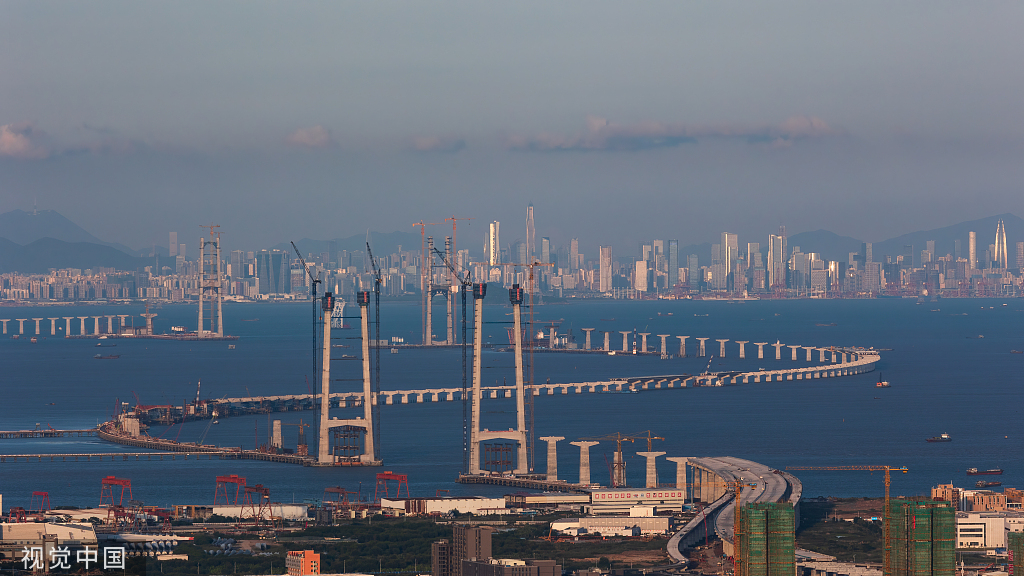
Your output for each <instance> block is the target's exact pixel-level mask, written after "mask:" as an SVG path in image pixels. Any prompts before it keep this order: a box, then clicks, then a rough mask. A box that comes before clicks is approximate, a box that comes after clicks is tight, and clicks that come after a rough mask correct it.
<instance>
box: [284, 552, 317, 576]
mask: <svg viewBox="0 0 1024 576" xmlns="http://www.w3.org/2000/svg"><path fill="white" fill-rule="evenodd" d="M284 567H285V570H286V571H287V572H288V576H312V575H315V574H319V573H320V555H319V554H317V553H316V552H314V551H312V550H290V551H289V552H288V556H287V557H285V560H284Z"/></svg>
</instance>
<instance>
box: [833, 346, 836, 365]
mask: <svg viewBox="0 0 1024 576" xmlns="http://www.w3.org/2000/svg"><path fill="white" fill-rule="evenodd" d="M832 363H833V364H835V363H836V351H835V349H833V350H832Z"/></svg>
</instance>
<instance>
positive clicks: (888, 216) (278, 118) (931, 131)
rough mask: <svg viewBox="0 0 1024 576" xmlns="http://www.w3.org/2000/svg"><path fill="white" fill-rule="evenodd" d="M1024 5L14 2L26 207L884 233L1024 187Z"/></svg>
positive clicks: (1, 120) (171, 227) (657, 230)
mask: <svg viewBox="0 0 1024 576" xmlns="http://www.w3.org/2000/svg"><path fill="white" fill-rule="evenodd" d="M1022 16H1024V6H1020V5H1017V4H994V5H985V6H981V7H979V6H975V5H963V4H958V3H941V2H940V3H934V4H929V5H927V6H919V5H892V4H888V3H882V2H859V3H847V4H829V5H819V4H803V3H789V2H781V3H753V4H742V5H740V4H735V5H733V4H683V3H671V2H651V3H645V4H642V5H627V4H593V3H585V2H564V3H558V4H556V5H549V4H546V3H538V2H526V3H517V4H514V5H478V4H473V3H462V2H446V3H441V4H406V3H402V4H399V3H390V2H374V3H365V4H364V3H354V4H327V5H322V4H297V5H296V4H276V3H266V2H253V3H245V4H233V3H213V4H210V3H202V2H180V3H174V4H162V5H152V4H137V3H131V2H114V1H100V2H95V3H89V4H66V3H61V4H56V3H50V2H28V1H23V2H18V1H14V2H7V3H4V4H3V5H2V6H0V78H2V79H3V81H2V82H0V190H2V193H0V213H2V212H7V211H10V210H13V209H22V210H31V209H32V207H33V204H34V203H37V204H38V207H39V208H40V209H53V210H56V211H58V212H60V213H62V214H63V215H64V216H66V217H68V218H69V219H71V220H72V221H74V222H76V223H77V224H79V225H80V226H82V227H83V228H85V229H86V230H88V231H89V232H91V233H92V234H94V235H95V236H97V237H99V238H100V239H102V240H105V241H108V242H120V243H123V244H126V245H128V246H132V247H142V246H150V245H153V244H157V245H166V243H167V233H168V232H169V231H177V232H178V234H179V238H182V240H180V241H183V242H185V243H187V244H191V243H194V240H191V241H190V240H189V238H191V237H193V236H196V235H197V234H200V233H201V231H202V229H201V228H200V227H199V225H200V224H206V223H211V222H212V223H217V224H220V225H221V226H222V228H221V230H222V231H223V232H224V237H225V242H226V243H227V244H228V245H229V246H237V247H247V248H249V247H254V246H268V245H273V244H276V243H278V242H281V241H285V240H288V239H295V240H298V239H301V238H304V237H308V238H313V239H328V238H334V237H344V236H348V235H352V234H356V233H359V232H360V231H365V230H366V229H367V228H370V229H373V230H379V231H383V232H387V231H407V232H410V233H414V232H418V230H417V229H416V228H414V227H413V226H412V224H413V223H414V222H418V221H420V220H423V221H426V222H438V221H441V220H442V219H443V218H445V217H450V216H453V215H454V216H457V217H460V218H467V217H473V218H475V220H473V221H471V222H470V223H468V226H467V223H464V222H463V223H460V230H459V236H460V244H461V243H462V241H461V239H462V238H463V237H464V236H463V234H464V233H465V234H466V236H465V237H467V238H469V240H468V241H469V242H471V245H472V246H474V247H475V246H476V245H477V244H479V243H480V239H482V237H483V235H484V233H485V231H486V223H487V222H488V221H490V220H499V221H501V222H502V238H503V242H504V241H505V240H506V239H508V241H511V240H514V239H515V238H517V237H523V236H524V234H525V212H526V205H527V204H528V203H530V202H532V203H533V204H534V205H535V207H536V225H537V235H538V236H549V237H551V238H552V240H553V241H554V242H555V243H556V244H560V243H564V242H565V241H566V240H567V239H568V238H569V237H570V236H578V237H579V238H580V241H581V243H582V244H583V245H585V246H587V247H591V246H593V247H596V246H597V245H598V244H602V243H606V244H612V245H614V246H623V247H627V246H636V245H637V243H638V242H639V241H640V240H643V239H649V238H666V239H667V238H676V239H678V240H679V242H680V245H688V244H699V243H702V242H713V241H714V238H716V237H717V236H718V234H720V233H721V232H722V231H731V232H738V233H740V234H741V235H742V238H749V239H750V240H754V241H760V242H764V241H765V240H766V238H767V235H768V234H770V233H773V232H775V231H776V230H777V229H778V227H779V226H780V225H785V226H786V227H787V230H788V231H789V233H790V234H795V233H798V232H802V231H814V230H818V229H826V230H829V231H832V232H834V233H836V234H839V235H842V236H849V237H853V238H859V239H863V240H866V241H871V242H880V241H882V240H885V239H889V238H893V237H896V236H899V235H901V234H904V233H909V232H914V231H919V230H929V229H934V228H941V227H943V226H948V225H952V224H956V223H959V222H963V221H967V220H974V219H979V218H983V217H988V216H992V215H996V214H1001V213H1006V212H1011V213H1015V214H1020V213H1024V194H1021V191H1022V186H1021V182H1022V180H1024V179H1022V177H1024V167H1022V163H1021V162H1020V160H1021V153H1022V152H1024V117H1022V116H1021V115H1020V114H1019V112H1018V108H1019V103H1018V100H1019V98H1018V96H1019V94H1021V93H1024V90H1022V88H1024V73H1022V72H1021V71H1020V67H1019V66H1018V65H1017V62H1016V61H1017V59H1018V58H1017V55H1019V54H1020V53H1022V51H1024V38H1022V37H1021V35H1020V34H1019V32H1018V30H1017V26H1016V23H1017V22H1020V21H1021V17H1022ZM437 228H438V229H439V230H443V229H444V227H443V226H441V227H437ZM979 232H986V233H987V231H979ZM442 234H443V232H442ZM2 235H3V234H2V233H0V236H2ZM196 237H197V236H196ZM588 250H590V251H593V249H590V248H588Z"/></svg>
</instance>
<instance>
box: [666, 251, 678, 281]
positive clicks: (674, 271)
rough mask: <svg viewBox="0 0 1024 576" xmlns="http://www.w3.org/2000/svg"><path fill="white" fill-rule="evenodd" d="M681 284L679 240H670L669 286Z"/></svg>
mask: <svg viewBox="0 0 1024 576" xmlns="http://www.w3.org/2000/svg"><path fill="white" fill-rule="evenodd" d="M676 284H679V240H669V241H668V287H669V288H672V287H673V286H675V285H676Z"/></svg>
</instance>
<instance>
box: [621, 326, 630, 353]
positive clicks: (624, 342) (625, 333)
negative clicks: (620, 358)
mask: <svg viewBox="0 0 1024 576" xmlns="http://www.w3.org/2000/svg"><path fill="white" fill-rule="evenodd" d="M619 333H621V334H622V351H623V352H629V334H630V331H629V330H625V331H623V330H619Z"/></svg>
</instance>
